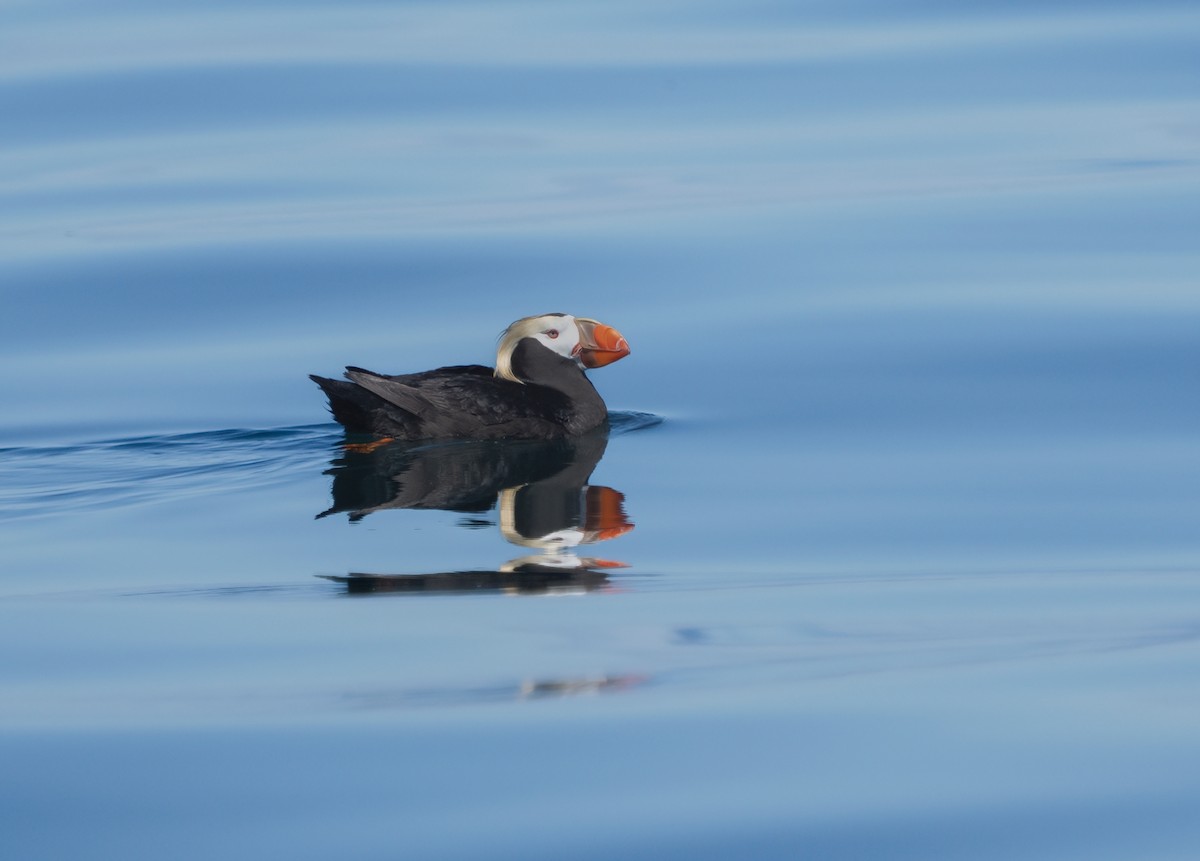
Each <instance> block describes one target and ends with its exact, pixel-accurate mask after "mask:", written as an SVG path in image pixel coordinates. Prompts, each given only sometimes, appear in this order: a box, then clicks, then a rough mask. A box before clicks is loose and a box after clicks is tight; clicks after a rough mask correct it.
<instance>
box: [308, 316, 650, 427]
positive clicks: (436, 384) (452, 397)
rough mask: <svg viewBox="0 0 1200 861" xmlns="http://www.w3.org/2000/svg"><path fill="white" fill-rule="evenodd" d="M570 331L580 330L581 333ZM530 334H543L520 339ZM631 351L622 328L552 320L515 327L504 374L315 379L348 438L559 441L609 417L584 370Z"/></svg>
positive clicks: (504, 346) (500, 363)
mask: <svg viewBox="0 0 1200 861" xmlns="http://www.w3.org/2000/svg"><path fill="white" fill-rule="evenodd" d="M547 321H550V322H547ZM568 326H571V327H575V326H578V335H576V329H575V328H571V329H568V328H567V327H568ZM516 327H522V328H519V329H517V328H516ZM539 327H540V328H539ZM547 327H549V328H547ZM514 329H516V330H515V331H514ZM526 330H528V331H529V332H533V333H536V334H529V335H522V333H523V332H525V331H526ZM560 330H561V331H562V332H563V334H564V336H565V337H563V338H562V341H561V343H560V341H559V337H560V335H559V332H560ZM550 333H553V334H552V335H551V334H550ZM548 335H549V336H550V337H549V338H548V337H547V336H548ZM550 338H552V339H553V340H550ZM572 339H573V340H572ZM572 343H574V347H573V349H571V345H572ZM547 345H549V346H547ZM569 349H571V351H570V352H568V350H569ZM556 350H557V351H556ZM628 353H629V347H628V345H627V344H626V343H625V339H624V338H622V337H621V336H620V334H619V333H617V332H616V331H615V330H613V329H611V328H609V327H607V326H604V325H603V324H598V323H596V322H595V321H592V320H586V319H584V318H578V320H577V318H574V317H569V316H567V315H563V314H551V315H544V316H542V317H527V318H525V319H523V320H518V321H517V322H516V323H514V324H513V325H512V326H510V327H509V330H508V332H506V333H505V335H504V336H503V338H502V341H501V347H500V352H499V354H498V356H497V368H500V369H502V371H503V372H504V373H505V374H506V376H501V371H498V370H495V369H492V368H488V367H484V366H483V365H456V366H453V367H447V368H438V369H436V370H432V371H424V372H421V373H416V374H402V375H398V376H388V375H385V374H376V373H374V372H372V371H367V370H364V369H362V368H354V367H351V368H347V369H346V377H347V378H348V381H343V380H332V379H328V378H326V377H319V376H316V375H311V378H312V380H313V381H314V382H316V383H317V385H319V386H320V387H321V388H322V389H323V390H324V392H325V394H326V395H327V396H328V397H329V408H330V411H331V412H332V413H333V417H334V418H335V419H337V421H339V422H341V424H342V425H343V426H344V427H345V428H346V430H347V431H349V432H351V433H367V434H376V435H378V436H385V437H392V438H395V439H403V440H421V439H557V438H561V437H567V436H577V435H579V434H583V433H586V432H587V431H589V430H592V429H593V428H595V427H598V426H599V425H601V424H603V423H604V422H605V421H606V420H607V418H608V410H607V408H606V407H605V405H604V401H603V399H601V397H600V394H599V393H598V392H597V391H596V388H595V387H594V386H593V385H592V383H591V381H590V380H588V378H587V376H586V375H585V374H584V370H583V367H584V366H585V365H586V366H587V367H599V366H601V365H604V364H608V363H610V362H613V361H616V360H617V359H619V358H622V357H623V356H625V355H628Z"/></svg>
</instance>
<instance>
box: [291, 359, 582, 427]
mask: <svg viewBox="0 0 1200 861" xmlns="http://www.w3.org/2000/svg"><path fill="white" fill-rule="evenodd" d="M346 376H347V377H349V378H350V380H351V382H348V383H342V382H340V381H336V380H324V378H321V377H314V378H313V379H314V380H315V381H316V382H317V384H318V385H320V386H321V388H322V389H324V390H325V392H326V394H327V395H329V399H330V408H331V410H332V411H333V415H334V418H336V419H337V420H338V421H340V422H341V423H342V424H343V425H345V426H346V428H347V430H351V431H358V432H367V433H375V434H381V435H384V436H395V437H399V438H402V439H453V438H458V439H506V438H516V437H520V438H527V439H552V438H555V437H559V436H562V435H563V434H564V429H563V425H562V422H561V420H560V419H559V416H560V415H561V414H562V413H563V411H564V410H565V409H566V408H567V407H568V404H566V403H565V401H566V398H565V396H563V395H562V394H560V393H559V392H557V391H555V390H553V389H549V388H547V387H545V386H537V385H522V384H520V383H514V382H512V381H510V380H500V379H496V378H495V377H494V376H493V375H492V370H491V368H485V367H484V366H482V365H459V366H455V367H449V368H438V369H437V370H433V371H424V372H422V373H418V374H402V375H398V376H387V375H384V374H376V373H373V372H371V371H367V370H365V369H363V368H353V367H352V368H347V369H346ZM328 383H333V384H334V385H333V386H330V385H328ZM346 387H349V389H348V388H346ZM350 389H353V390H355V391H350Z"/></svg>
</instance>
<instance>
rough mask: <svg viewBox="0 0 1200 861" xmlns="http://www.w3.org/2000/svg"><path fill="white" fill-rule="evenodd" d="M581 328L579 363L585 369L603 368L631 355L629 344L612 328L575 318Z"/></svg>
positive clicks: (585, 319)
mask: <svg viewBox="0 0 1200 861" xmlns="http://www.w3.org/2000/svg"><path fill="white" fill-rule="evenodd" d="M575 323H576V325H578V326H579V350H578V353H577V355H578V356H579V361H580V362H582V363H583V366H584V367H585V368H602V367H604V366H605V365H611V364H612V363H613V362H615V361H617V360H618V359H623V358H625V357H626V356H628V355H629V342H628V341H626V340H625V338H624V337H623V336H622V335H621V333H620V332H618V331H617V330H616V329H614V328H613V327H612V326H605V325H604V324H603V323H598V322H596V321H595V320H588V319H587V318H584V317H576V318H575Z"/></svg>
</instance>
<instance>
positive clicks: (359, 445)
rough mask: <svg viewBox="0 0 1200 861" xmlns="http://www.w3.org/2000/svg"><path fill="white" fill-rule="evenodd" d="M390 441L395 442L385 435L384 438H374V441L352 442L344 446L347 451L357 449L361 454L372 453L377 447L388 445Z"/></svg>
mask: <svg viewBox="0 0 1200 861" xmlns="http://www.w3.org/2000/svg"><path fill="white" fill-rule="evenodd" d="M389 442H395V440H394V439H393V438H392V437H390V436H385V437H383V438H382V439H377V440H373V441H372V442H351V443H347V444H346V445H344V446H343V448H344V449H346V451H355V452H358V453H359V454H370V453H371V452H373V451H375V449H377V448H379V447H381V446H385V445H387V444H388V443H389Z"/></svg>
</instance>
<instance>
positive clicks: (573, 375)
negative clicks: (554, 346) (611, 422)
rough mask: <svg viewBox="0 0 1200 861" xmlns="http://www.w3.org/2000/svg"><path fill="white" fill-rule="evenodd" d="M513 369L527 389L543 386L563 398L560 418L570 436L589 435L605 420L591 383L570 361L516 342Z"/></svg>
mask: <svg viewBox="0 0 1200 861" xmlns="http://www.w3.org/2000/svg"><path fill="white" fill-rule="evenodd" d="M512 368H513V371H514V372H515V373H516V375H517V376H518V377H520V378H521V379H522V380H524V381H525V382H526V384H528V385H535V386H545V387H546V388H548V389H553V390H555V391H556V392H559V393H561V394H563V395H565V396H566V399H567V406H566V408H565V413H564V414H563V416H562V418H563V421H564V423H565V425H566V427H567V430H568V431H569V432H571V433H575V434H579V433H583V432H585V431H589V430H591V429H592V428H594V427H596V426H597V425H599V424H600V423H602V422H603V421H604V420H605V419H606V418H608V408H607V407H605V406H604V400H603V399H602V398H601V397H600V393H599V392H597V391H596V387H595V386H593V385H592V381H591V380H589V379H588V378H587V375H586V374H584V372H583V370H582V369H581V368H580V367H579V365H577V364H576V363H575V362H574V360H572V359H565V358H563V357H562V356H559V355H556V354H555V353H552V352H551V351H550V350H547V349H546V348H545V347H543V346H542V345H541V344H539V343H538V342H537V341H534V340H530V339H526V340H523V341H519V342H518V343H517V346H516V348H515V349H514V350H513V356H512Z"/></svg>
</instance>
